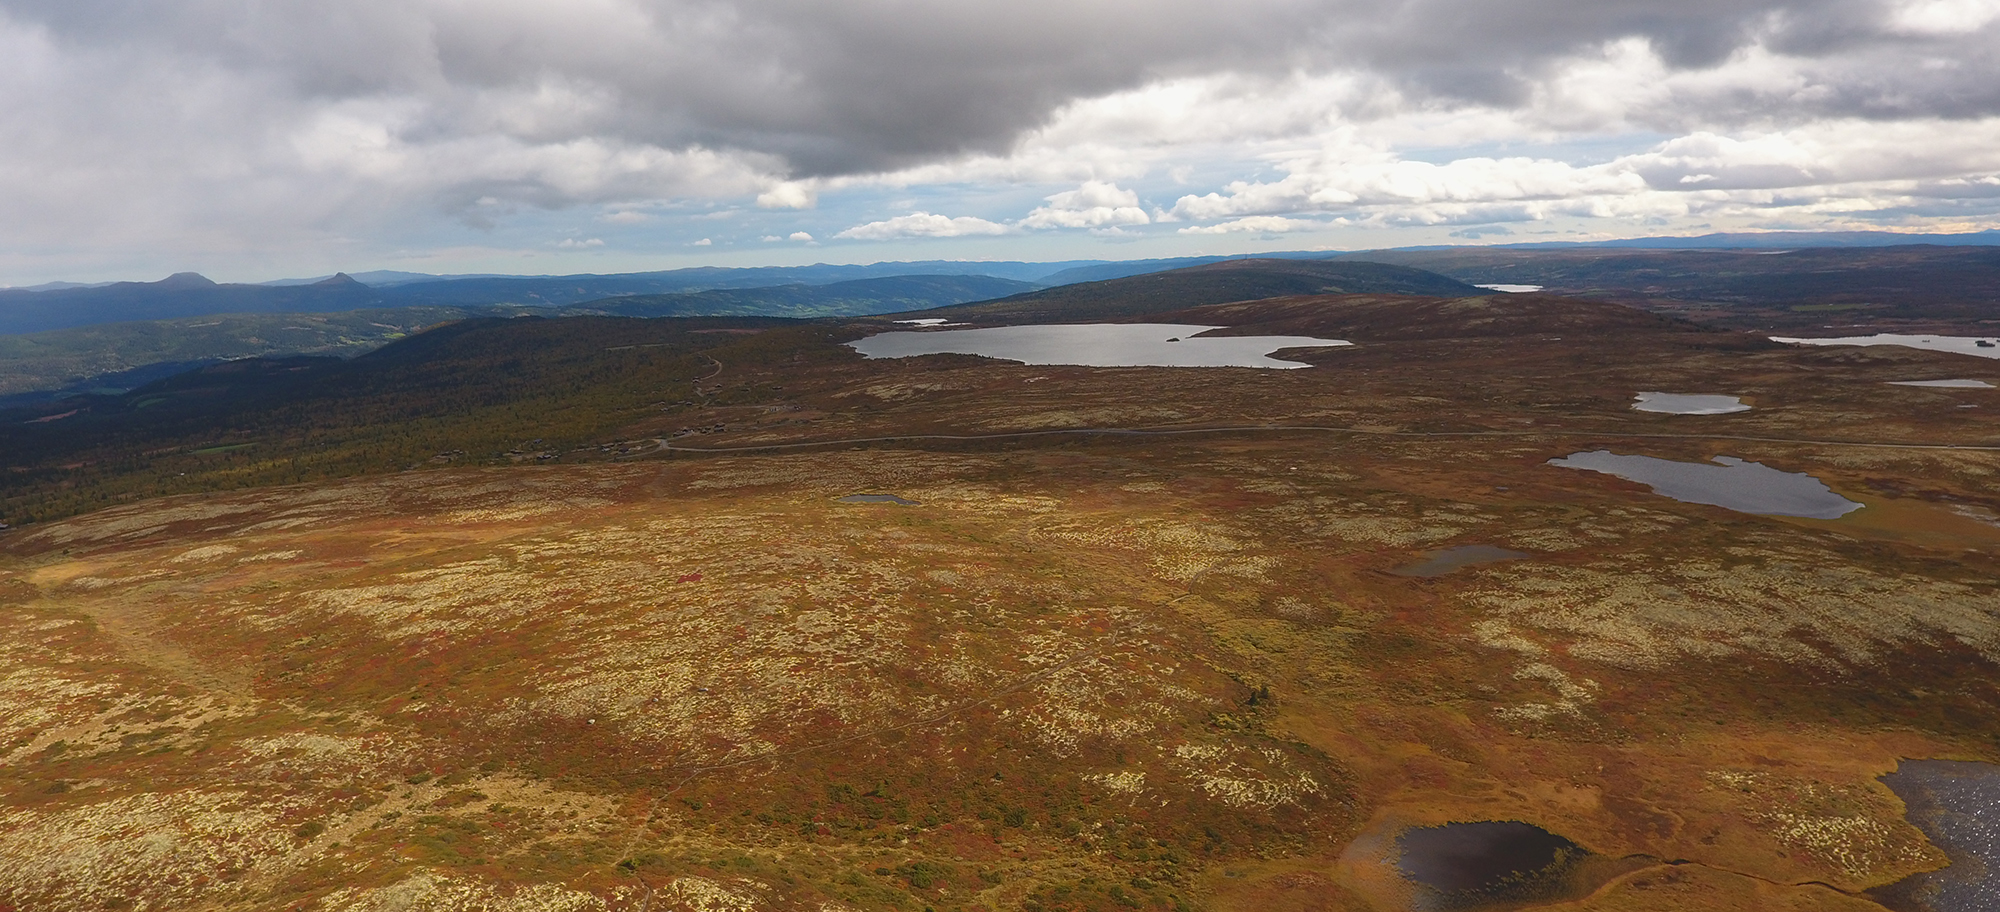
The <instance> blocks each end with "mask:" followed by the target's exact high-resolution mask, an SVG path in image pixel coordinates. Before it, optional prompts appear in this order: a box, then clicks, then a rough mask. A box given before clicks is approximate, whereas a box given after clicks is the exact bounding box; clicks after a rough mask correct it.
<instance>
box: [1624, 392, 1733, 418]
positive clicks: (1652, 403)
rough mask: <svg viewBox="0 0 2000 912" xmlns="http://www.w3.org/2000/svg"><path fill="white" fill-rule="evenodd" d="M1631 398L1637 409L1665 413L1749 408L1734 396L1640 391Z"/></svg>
mask: <svg viewBox="0 0 2000 912" xmlns="http://www.w3.org/2000/svg"><path fill="white" fill-rule="evenodd" d="M1632 398H1633V399H1636V400H1638V401H1637V402H1634V403H1633V404H1632V407H1633V408H1635V409H1638V410H1639V411H1642V412H1660V413H1663V414H1667V415H1727V414H1730V413H1732V412H1747V411H1749V410H1750V407H1749V406H1747V405H1744V404H1743V400H1741V399H1738V398H1737V397H1735V396H1715V395H1705V394H1693V393H1640V394H1638V395H1636V396H1633V397H1632Z"/></svg>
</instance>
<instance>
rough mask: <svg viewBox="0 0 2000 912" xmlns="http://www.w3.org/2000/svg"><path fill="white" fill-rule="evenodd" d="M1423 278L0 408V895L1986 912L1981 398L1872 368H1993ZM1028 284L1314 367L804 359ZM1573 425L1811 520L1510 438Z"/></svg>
mask: <svg viewBox="0 0 2000 912" xmlns="http://www.w3.org/2000/svg"><path fill="white" fill-rule="evenodd" d="M1227 268H1245V267H1227ZM1250 268H1254V267H1250ZM1285 269H1287V270H1292V272H1288V273H1287V274H1288V275H1289V274H1293V273H1295V272H1296V267H1291V266H1287V267H1285ZM1411 272H1414V271H1413V270H1412V271H1411ZM1420 275H1428V274H1420ZM1408 278H1409V277H1408V276H1402V277H1400V278H1397V279H1396V281H1398V282H1403V281H1405V280H1406V279H1408ZM1428 280H1431V281H1435V282H1436V283H1438V284H1437V290H1438V291H1440V292H1441V293H1442V294H1443V296H1436V297H1420V296H1413V295H1406V294H1386V293H1365V294H1330V293H1321V294H1314V293H1308V294H1291V293H1289V292H1283V289H1282V288H1280V289H1279V290H1280V291H1281V292H1283V294H1284V296H1280V297H1274V298H1260V299H1258V300H1250V301H1240V300H1237V301H1232V300H1228V298H1227V296H1224V297H1223V298H1222V300H1223V301H1224V302H1223V303H1208V304H1203V305H1202V306H1195V307H1186V306H1181V305H1174V304H1170V303H1153V304H1148V305H1147V306H1145V307H1133V308H1126V309H1124V310H1119V309H1117V308H1116V307H1112V305H1110V304H1104V303H1103V301H1106V300H1109V299H1108V298H1106V297H1105V296H1104V295H1101V294H1100V295H1098V296H1097V297H1095V298H1092V297H1090V295H1089V294H1086V293H1085V292H1087V291H1089V289H1084V291H1077V290H1074V289H1072V290H1070V291H1064V290H1063V289H1055V290H1052V291H1050V292H1037V293H1034V294H1030V295H1024V296H1019V297H1018V298H1012V299H1004V300H1001V301H998V302H988V303H984V304H975V305H965V306H960V307H954V308H943V309H939V310H935V311H925V312H921V313H918V314H905V315H896V316H889V317H870V318H841V319H831V320H821V321H810V322H807V321H777V320H749V319H742V320H731V319H721V318H715V319H703V320H677V319H659V320H625V319H615V318H609V317H576V318H569V319H562V320H533V319H515V320H487V321H474V322H469V323H460V324H454V325H453V326H451V327H446V328H444V329H439V330H432V331H430V332H426V333H419V334H416V335H413V336H411V337H410V338H408V339H405V340H403V341H401V342H397V343H395V344H393V345H391V346H389V347H387V348H383V349H381V350H379V351H378V352H376V353H374V354H371V355H367V356H363V357H360V358H355V359H353V360H350V361H332V360H330V359H292V360H282V361H269V362H233V363H232V364H231V365H224V366H222V367H220V368H208V369H204V371H201V372H196V373H194V374H187V375H182V376H180V377H176V378H172V379H170V380H166V381H161V382H160V383H157V384H154V385H152V386H148V387H144V388H141V389H139V390H135V391H133V392H132V393H129V394H125V395H123V396H118V397H97V398H88V397H86V398H82V399H72V400H65V401H64V402H62V403H57V404H55V405H49V406H44V407H42V408H40V409H39V410H35V411H15V412H11V413H7V422H6V423H7V427H8V430H6V431H5V434H4V435H0V447H4V449H5V451H6V452H7V453H8V454H9V458H8V465H9V468H10V469H11V470H12V471H11V480H10V481H9V482H8V484H7V486H6V488H5V490H0V501H4V503H5V504H6V509H7V510H9V511H10V514H9V517H8V518H9V519H10V520H14V521H17V522H19V521H22V520H33V521H32V522H25V523H23V524H21V525H18V526H17V527H16V528H14V529H12V530H9V531H7V532H5V533H4V536H0V654H4V656H5V661H4V664H0V909H4V910H22V912H25V910H45V909H47V910H54V909H79V910H81V909H134V910H137V909H148V910H196V909H199V910H207V909H214V910H234V909H271V910H279V909H286V910H290V909H296V910H329V912H331V910H343V912H345V910H354V912H361V910H369V912H374V910H384V912H386V910H413V909H421V910H453V912H456V910H483V909H494V910H530V909H533V910H541V909H558V910H620V912H625V910H648V912H651V910H686V912H766V910H769V912H785V910H815V912H844V910H875V909H903V910H910V912H918V910H926V912H944V910H991V912H1002V910H1017V909H1019V910H1029V912H1057V910H1113V912H1115V910H1126V909H1155V910H1193V909H1211V910H1217V912H1222V910H1270V912H1280V910H1298V912H1306V910H1328V912H1333V910H1353V912H1362V910H1402V909H1436V910H1447V909H1522V908H1535V909H1565V910H1605V912H1610V910H1621V912H1622V910H1630V912H1637V910H1741V909H1772V910H1869V909H1877V910H1879V909H1883V908H1890V909H1899V910H1901V909H1909V910H1923V909H1936V910H1950V909H1990V908H1995V906H1994V905H1993V904H1992V903H1991V900H1992V898H1993V897H1994V895H1995V893H1994V891H1995V890H2000V884H1996V883H1994V882H1993V881H1990V880H1987V879H1985V877H1986V875H1985V869H1984V865H1985V864H1986V862H1985V860H1984V859H1986V858H1988V857H1990V854H1989V855H1982V854H1981V853H1982V852H1985V853H1990V851H1991V845H1992V843H1991V841H1990V836H1991V834H1992V832H1993V829H1991V828H1992V827H1994V826H1995V824H1994V823H1993V820H1994V815H1995V814H1996V805H2000V787H1996V786H1995V785H1994V783H1995V782H1996V780H1995V779H1993V778H1991V776H1990V774H1989V772H1988V771H1989V770H1990V769H1991V768H1990V767H1987V766H1984V764H1988V763H1992V762H1995V761H2000V685H1996V675H1995V671H1996V668H1997V667H2000V390H1996V389H1992V388H1982V387H1970V386H1969V387H1962V388H1937V387H1915V386H1907V385H1896V384H1899V383H1905V382H1909V381H1928V380H1943V379H1986V380H1992V381H1995V382H1996V385H2000V362H1997V361H1994V360H1990V359H1982V358H1976V357H1970V356H1966V355H1960V354H1951V353H1945V352H1932V351H1920V350H1916V349H1910V348H1901V347H1892V346H1877V347H1866V348H1861V347H1799V346H1788V345H1782V344H1778V343H1775V342H1771V341H1769V340H1767V339H1766V338H1765V337H1764V336H1762V335H1751V334H1745V333H1742V332H1739V331H1735V330H1733V329H1723V328H1715V327H1713V326H1707V325H1703V324H1699V323H1694V322H1687V321H1685V320H1681V319H1676V318H1674V317H1671V316H1662V315H1657V314H1652V313H1648V312H1646V311H1643V310H1640V309H1636V308H1633V307H1628V306H1625V305H1621V304H1612V303H1602V302H1597V301H1592V300H1583V299H1578V298H1567V297H1557V296H1552V295H1540V294H1513V295H1508V294H1472V293H1470V292H1467V293H1463V294H1457V293H1452V292H1451V291H1450V288H1449V287H1448V286H1453V285H1455V283H1453V282H1451V281H1450V280H1446V279H1443V278H1442V277H1436V276H1431V277H1430V278H1429V279H1428ZM1147 281H1148V282H1152V283H1154V285H1149V286H1147V287H1155V286H1156V285H1157V283H1158V280H1156V279H1149V280H1147ZM1288 281H1289V280H1288ZM1398 287H1401V286H1398ZM1051 295H1067V297H1056V298H1051V297H1050V296H1051ZM1052 300H1054V301H1057V302H1058V303H1061V302H1077V301H1082V302H1086V303H1089V302H1097V303H1091V304H1090V305H1089V306H1093V307H1098V308H1099V309H1097V310H1093V311H1090V312H1088V313H1083V312H1081V311H1079V313H1080V314H1082V315H1081V316H1079V317H1078V319H1110V320H1120V321H1133V322H1137V321H1144V322H1153V323H1175V324H1191V325H1197V326H1211V327H1222V329H1220V330H1217V331H1216V332H1217V333H1220V334H1223V335H1285V336H1310V337H1317V338H1320V339H1337V340H1346V341H1349V342H1352V343H1353V344H1352V345H1350V346H1343V347H1318V348H1299V349H1288V350H1285V351H1282V352H1279V353H1278V355H1277V356H1278V357H1281V358H1283V359H1285V360H1288V361H1294V362H1300V363H1304V364H1307V365H1309V366H1308V367H1304V368H1298V369H1286V370H1271V369H1257V368H1242V367H1218V368H1158V367H1134V368H1095V367H1083V366H1065V365H1030V364H1021V363H1015V362H1007V361H998V360H994V359H990V358H982V357H977V356H973V355H964V354H939V355H927V356H923V357H912V358H864V357H863V356H862V355H861V354H859V353H857V352H856V351H854V350H853V349H852V348H850V347H848V345H847V343H850V342H853V341H856V340H859V339H862V338H864V337H866V336H870V335H873V334H878V333H881V332H885V331H907V330H908V327H907V326H899V325H897V324H895V323H893V322H891V321H893V320H897V319H905V320H907V319H913V318H928V319H944V320H948V321H954V322H961V323H972V324H978V325H991V326H998V325H1006V324H1009V323H1020V322H1059V320H1054V319H1051V317H1052V316H1053V317H1059V316H1060V315H1061V313H1062V311H1061V310H1059V309H1058V310H1056V311H1051V310H1050V308H1051V307H1055V306H1056V305H1055V304H1051V303H1050V302H1051V301H1052ZM1113 303H1115V302H1113ZM1065 306H1067V305H1065ZM1078 306H1082V305H1078ZM1105 308H1110V309H1105ZM1866 313H1867V311H1866V310H1855V311H1843V312H1842V314H1841V317H1842V320H1843V324H1844V325H1845V323H1846V321H1847V319H1848V318H1850V317H1851V318H1853V319H1855V320H1864V319H1865V317H1866ZM1023 315H1032V317H1033V319H1032V320H1028V319H1025V318H1024V317H1023ZM934 331H935V332H940V333H942V332H949V331H952V330H949V329H945V330H934ZM1983 332H1990V328H1987V329H1982V328H1979V324H1978V322H1977V321H1976V320H1974V321H1970V322H1968V323H1967V324H1966V325H1965V332H1964V333H1963V334H1967V335H1974V334H1980V333H1983ZM496 351H499V352H505V353H506V354H505V355H504V356H500V355H494V354H493V352H496ZM413 353H414V354H413ZM419 355H421V357H419ZM453 359H458V360H453ZM437 365H444V367H438V366H437ZM427 371H428V372H429V373H426V372H427ZM482 371H484V372H486V373H482ZM291 377H297V378H307V379H304V380H296V381H295V380H288V379H286V378H291ZM499 378H525V379H517V381H516V382H514V383H513V384H512V385H509V383H507V382H502V380H501V379H499ZM489 381H490V382H489ZM454 382H457V383H463V384H469V385H470V386H468V387H467V389H473V388H477V389H478V390H483V391H484V392H482V393H481V394H479V395H474V394H473V393H472V392H464V391H462V390H460V388H459V387H451V386H449V384H450V383H454ZM417 388H421V389H425V390H432V391H438V392H435V396H436V397H437V398H436V401H435V402H427V401H413V400H412V399H411V394H410V393H409V390H411V389H417ZM1655 391H1664V392H1671V393H1683V394H1712V395H1724V396H1734V397H1739V398H1740V399H1741V400H1742V402H1743V403H1744V404H1747V405H1749V406H1750V409H1749V410H1747V411H1738V412H1734V413H1730V414H1712V415H1708V414H1679V415H1675V414H1659V413H1649V412H1643V411H1636V410H1634V409H1633V407H1632V406H1633V404H1634V397H1635V395H1636V394H1638V393H1641V392H1655ZM1600 450H1608V451H1611V452H1613V453H1617V454H1626V455H1646V456H1653V457H1658V458H1661V459H1670V460H1676V461H1679V462H1686V463H1702V462H1708V461H1709V460H1711V459H1712V458H1714V457H1718V456H1727V457H1735V458H1739V459H1743V460H1749V461H1751V462H1755V463H1761V464H1763V465H1764V466H1768V467H1770V468H1772V469H1776V470H1781V471H1783V472H1788V473H1806V474H1810V475H1811V476H1813V477H1814V478H1817V479H1819V480H1820V481H1822V482H1824V483H1825V485H1826V486H1827V487H1828V488H1830V489H1831V493H1833V494H1837V495H1839V496H1841V497H1844V498H1846V499H1847V500H1849V501H1852V502H1854V503H1858V504H1861V505H1862V506H1861V507H1860V509H1858V510H1853V511H1852V512H1849V513H1847V514H1846V515H1844V516H1841V517H1840V518H1838V519H1810V518H1799V517H1792V516H1781V515H1765V514H1754V513H1747V512H1738V511H1734V510H1731V509H1727V508H1725V507H1721V506H1711V505H1706V504H1701V503H1690V502H1682V501H1680V500H1676V499H1672V498H1669V497H1666V496H1661V495H1660V494H1658V493H1655V492H1654V491H1653V490H1651V489H1650V488H1649V487H1648V486H1647V485H1644V484H1638V483H1635V482H1632V481H1627V480H1624V479H1622V478H1619V477H1615V476H1613V475H1609V474H1603V473H1600V472H1595V471H1580V470H1578V469H1575V468H1565V467H1562V466H1556V465H1551V464H1550V461H1551V460H1555V459H1561V458H1563V457H1567V456H1570V455H1572V454H1577V453H1587V452H1594V451H1600ZM856 495H877V496H876V497H859V498H857V497H856ZM1470 546H1484V547H1483V549H1482V550H1480V551H1477V552H1469V551H1468V552H1454V551H1452V550H1451V549H1456V548H1464V547H1470ZM1500 549H1505V550H1504V551H1502V550H1500ZM1441 553H1442V555H1443V556H1444V558H1446V559H1445V560H1444V562H1443V563H1442V564H1440V563H1438V560H1439V559H1440V555H1441ZM1474 553H1476V554H1478V555H1481V559H1483V560H1485V561H1486V562H1483V563H1475V562H1469V561H1468V562H1466V563H1464V564H1462V565H1455V564H1453V563H1452V561H1451V560H1450V559H1449V557H1450V555H1452V554H1474ZM1495 558H1505V559H1495ZM1427 561H1428V562H1429V563H1427ZM1413 566H1423V567H1425V568H1426V569H1424V570H1422V572H1421V574H1419V573H1417V572H1413V571H1411V570H1410V568H1412V567H1413ZM1932 761H1947V762H1945V763H1943V764H1941V765H1940V764H1937V763H1932ZM1926 764H1929V765H1926ZM1926 776H1928V777H1930V778H1928V779H1925V778H1924V777H1926ZM1885 777H1887V778H1885ZM1898 777H1900V778H1898ZM1982 777H1985V778H1982ZM1920 780H1921V782H1920ZM1911 782H1919V784H1918V785H1910V784H1909V783H1911ZM1923 783H1928V784H1927V785H1926V784H1923ZM1961 786H1962V787H1961ZM1967 794H1970V795H1972V796H1973V798H1974V799H1976V801H1975V802H1974V803H1973V804H1966V803H1965V802H1964V800H1963V797H1964V796H1965V795H1967ZM1979 802H1983V804H1980V803H1979ZM1933 805H1938V806H1937V807H1933ZM1940 821H1942V822H1940ZM1447 825H1458V826H1456V827H1452V826H1447ZM1980 827H1987V828H1988V829H1983V830H1982V829H1980ZM1981 834H1985V835H1984V836H1982V835H1981ZM1981 839H1986V840H1987V841H1985V842H1982V841H1981Z"/></svg>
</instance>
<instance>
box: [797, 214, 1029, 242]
mask: <svg viewBox="0 0 2000 912" xmlns="http://www.w3.org/2000/svg"><path fill="white" fill-rule="evenodd" d="M1007 230H1008V229H1007V226H1006V225H1002V224H999V223H997V222H989V221H987V220H985V219H983V218H974V217H972V216H969V215H962V216H959V217H957V218H952V217H950V216H944V215H932V214H931V213H928V212H912V213H910V214H909V215H899V216H896V217H895V218H891V219H883V220H882V221H879V222H869V223H867V224H865V225H856V226H854V227H852V228H849V229H847V230H846V231H842V232H841V233H839V234H836V235H834V237H837V238H847V239H849V240H856V241H886V240H892V239H895V238H948V237H963V236H966V235H981V234H1006V233H1007Z"/></svg>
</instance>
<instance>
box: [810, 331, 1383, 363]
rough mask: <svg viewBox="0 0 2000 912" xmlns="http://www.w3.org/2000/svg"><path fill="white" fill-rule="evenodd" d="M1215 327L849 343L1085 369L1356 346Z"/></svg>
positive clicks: (932, 335)
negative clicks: (1225, 332) (1222, 331)
mask: <svg viewBox="0 0 2000 912" xmlns="http://www.w3.org/2000/svg"><path fill="white" fill-rule="evenodd" d="M1219 328H1221V327H1216V326H1191V325H1187V324H1180V323H1058V324H1042V325H1033V326H992V327H986V328H982V329H954V330H947V331H943V332H938V331H931V332H885V333H881V334H879V335H874V336H869V337H868V338H866V339H860V340H857V341H854V342H849V343H847V344H848V345H849V346H850V347H852V348H853V349H854V350H855V351H858V352H860V353H862V354H863V355H866V356H868V357H870V358H908V357H912V356H915V355H941V354H961V355H984V356H986V357H988V358H999V359H1002V360H1005V361H1020V362H1023V363H1026V364H1072V365H1080V366H1084V367H1267V368H1294V367H1311V366H1312V365H1310V364H1303V363H1300V362H1297V361H1280V360H1278V359H1276V358H1271V357H1267V356H1268V355H1269V354H1270V353H1271V352H1274V351H1277V350H1279V349H1284V348H1329V347H1334V346H1342V345H1350V344H1352V343H1349V342H1346V341H1343V340H1340V339H1315V338H1312V337H1310V336H1202V335H1200V334H1201V333H1204V332H1207V331H1209V330H1212V329H1219Z"/></svg>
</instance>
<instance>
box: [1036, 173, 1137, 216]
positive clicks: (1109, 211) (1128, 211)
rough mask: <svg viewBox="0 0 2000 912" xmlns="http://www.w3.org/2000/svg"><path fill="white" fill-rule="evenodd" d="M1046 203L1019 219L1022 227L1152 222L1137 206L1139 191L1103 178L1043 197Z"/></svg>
mask: <svg viewBox="0 0 2000 912" xmlns="http://www.w3.org/2000/svg"><path fill="white" fill-rule="evenodd" d="M1046 199H1047V201H1048V205H1046V206H1042V207H1040V208H1037V209H1036V210H1035V211H1033V212H1030V213H1028V215H1027V217H1026V218H1023V219H1021V222H1020V225H1021V227H1023V228H1115V227H1118V226H1122V225H1145V224H1149V223H1151V222H1152V219H1151V218H1150V217H1148V216H1147V215H1146V210H1144V209H1141V208H1139V195H1138V194H1137V193H1134V192H1132V191H1130V190H1122V189H1119V187H1118V185H1117V184H1113V183H1108V182H1105V181H1096V180H1092V181H1084V182H1083V186H1080V187H1078V188H1076V189H1075V190H1065V191H1063V192H1061V193H1057V194H1054V195H1052V196H1049V197H1047V198H1046Z"/></svg>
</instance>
